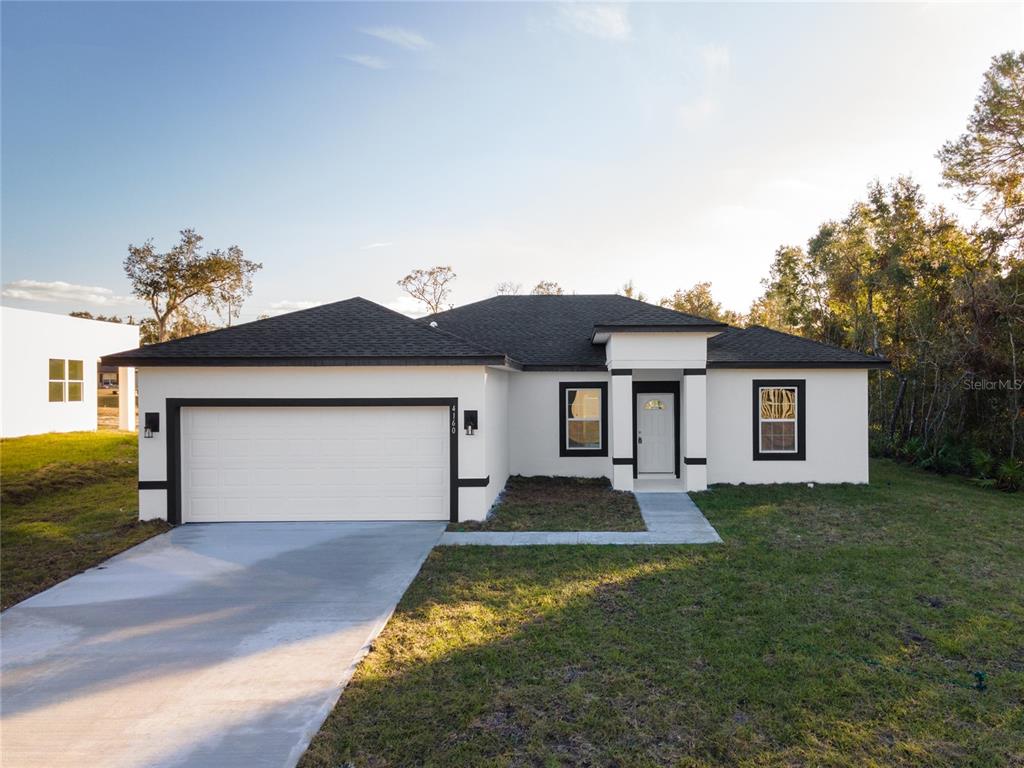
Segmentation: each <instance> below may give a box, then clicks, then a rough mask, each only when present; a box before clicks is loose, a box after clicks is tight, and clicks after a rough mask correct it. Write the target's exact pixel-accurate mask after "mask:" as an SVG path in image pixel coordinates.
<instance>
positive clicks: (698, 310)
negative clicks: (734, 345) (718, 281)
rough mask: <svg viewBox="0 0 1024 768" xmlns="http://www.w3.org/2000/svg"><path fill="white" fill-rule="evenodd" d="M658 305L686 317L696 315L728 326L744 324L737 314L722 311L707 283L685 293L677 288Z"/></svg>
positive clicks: (725, 310)
mask: <svg viewBox="0 0 1024 768" xmlns="http://www.w3.org/2000/svg"><path fill="white" fill-rule="evenodd" d="M658 303H659V304H660V305H661V306H663V307H668V308H669V309H674V310H675V311H676V312H685V313H686V314H688V315H697V317H705V318H707V319H709V320H716V321H718V322H720V323H729V324H730V325H742V324H743V323H744V317H743V316H742V315H741V314H739V313H738V312H733V311H732V310H729V309H722V305H721V304H720V303H719V302H717V301H715V298H714V296H712V295H711V283H708V282H704V283H697V284H696V285H694V286H693V287H692V288H689V289H688V290H685V291H683V290H679V289H678V288H677V289H676V292H675V293H673V294H672V295H671V296H669V297H668V298H666V299H662V300H661V301H660V302H658Z"/></svg>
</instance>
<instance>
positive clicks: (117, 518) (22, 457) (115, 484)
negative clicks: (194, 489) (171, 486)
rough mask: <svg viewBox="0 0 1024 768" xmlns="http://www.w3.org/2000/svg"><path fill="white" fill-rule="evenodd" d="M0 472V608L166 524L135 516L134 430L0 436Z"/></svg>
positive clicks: (54, 582) (105, 556)
mask: <svg viewBox="0 0 1024 768" xmlns="http://www.w3.org/2000/svg"><path fill="white" fill-rule="evenodd" d="M0 475H2V478H0V482H2V490H0V494H2V495H0V504H2V506H3V513H2V515H0V550H2V557H0V607H2V608H8V607H10V606H11V605H13V604H15V603H17V602H20V601H22V600H24V599H25V598H27V597H31V596H32V595H34V594H37V593H39V592H42V591H43V590H45V589H48V588H49V587H52V586H53V585H54V584H57V583H59V582H61V581H64V580H65V579H67V578H70V577H71V576H74V575H75V574H76V573H81V572H82V571H84V570H86V569H87V568H91V567H92V566H94V565H98V564H99V563H101V562H103V561H104V560H106V559H108V558H110V557H112V556H114V555H116V554H118V553H119V552H123V551H124V550H126V549H128V548H129V547H133V546H135V545H136V544H138V543H140V542H142V541H145V540H146V539H148V538H150V537H151V536H155V535H156V534H158V533H162V532H163V531H166V530H167V529H168V525H167V523H165V522H164V521H162V520H154V521H149V522H145V523H143V522H139V519H138V516H139V506H138V504H139V501H138V498H139V497H138V490H137V485H136V483H137V478H138V435H136V434H135V433H134V432H108V431H103V432H69V433H61V434H47V435H30V436H28V437H14V438H5V439H3V440H0Z"/></svg>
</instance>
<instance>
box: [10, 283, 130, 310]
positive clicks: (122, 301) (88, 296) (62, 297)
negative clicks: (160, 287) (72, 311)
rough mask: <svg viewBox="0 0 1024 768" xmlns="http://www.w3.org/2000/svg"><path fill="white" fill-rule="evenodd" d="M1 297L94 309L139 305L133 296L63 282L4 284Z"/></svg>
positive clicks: (92, 286) (93, 286)
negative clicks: (79, 305) (62, 303)
mask: <svg viewBox="0 0 1024 768" xmlns="http://www.w3.org/2000/svg"><path fill="white" fill-rule="evenodd" d="M2 295H3V297H4V298H7V299H20V300H21V301H44V302H68V303H74V304H88V305H91V306H94V307H136V306H139V305H140V304H141V302H140V301H139V300H138V299H136V298H135V297H134V296H118V295H117V294H115V293H114V292H113V291H112V290H110V289H109V288H103V287H101V286H98V285H78V284H76V283H66V282H64V281H63V280H54V281H52V282H44V281H42V280H15V281H13V282H10V283H6V284H4V287H3V291H2Z"/></svg>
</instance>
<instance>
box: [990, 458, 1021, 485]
mask: <svg viewBox="0 0 1024 768" xmlns="http://www.w3.org/2000/svg"><path fill="white" fill-rule="evenodd" d="M996 486H997V487H999V488H1002V489H1003V490H1004V491H1019V490H1020V489H1021V487H1022V486H1024V464H1022V463H1021V462H1020V461H1019V460H1017V459H1007V460H1006V461H1004V462H1002V463H1001V464H1000V465H999V466H998V467H997V468H996Z"/></svg>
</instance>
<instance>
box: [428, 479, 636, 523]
mask: <svg viewBox="0 0 1024 768" xmlns="http://www.w3.org/2000/svg"><path fill="white" fill-rule="evenodd" d="M448 530H449V531H643V530H646V527H645V526H644V520H643V517H642V516H641V514H640V507H639V506H637V503H636V498H635V497H634V496H633V494H631V493H626V492H623V491H615V490H612V487H611V483H610V482H609V481H608V479H607V478H603V477H601V478H580V477H523V476H521V475H513V476H512V477H510V478H509V479H508V483H507V484H506V485H505V490H504V491H503V492H502V496H501V499H500V501H499V502H498V504H497V505H496V506H495V508H494V510H493V511H492V512H491V515H490V517H488V519H487V520H485V521H483V522H464V523H452V524H450V525H449V526H448Z"/></svg>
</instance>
